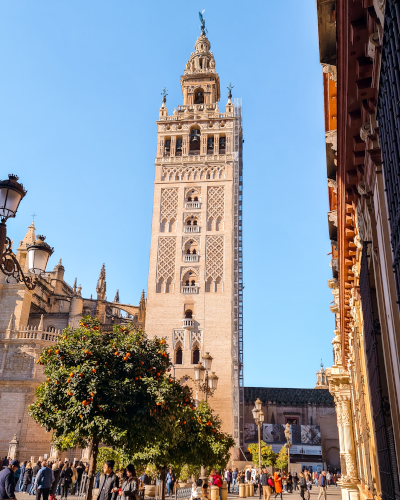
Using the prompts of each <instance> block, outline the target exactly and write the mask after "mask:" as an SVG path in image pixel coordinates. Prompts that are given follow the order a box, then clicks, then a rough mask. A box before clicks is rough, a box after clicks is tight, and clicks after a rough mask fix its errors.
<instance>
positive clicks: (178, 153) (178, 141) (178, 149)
mask: <svg viewBox="0 0 400 500" xmlns="http://www.w3.org/2000/svg"><path fill="white" fill-rule="evenodd" d="M175 156H182V137H177V138H176V150H175Z"/></svg>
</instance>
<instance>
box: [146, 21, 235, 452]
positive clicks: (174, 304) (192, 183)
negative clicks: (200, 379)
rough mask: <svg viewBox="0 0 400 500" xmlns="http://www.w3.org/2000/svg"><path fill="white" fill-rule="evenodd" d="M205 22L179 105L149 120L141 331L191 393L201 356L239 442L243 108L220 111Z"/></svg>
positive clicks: (218, 405)
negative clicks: (150, 187) (148, 226)
mask: <svg viewBox="0 0 400 500" xmlns="http://www.w3.org/2000/svg"><path fill="white" fill-rule="evenodd" d="M215 66H216V65H215V59H214V55H213V52H212V51H211V44H210V42H209V40H208V38H207V36H206V30H205V27H204V22H203V25H202V32H201V35H200V36H199V38H198V39H197V40H196V43H195V47H194V52H192V54H191V55H190V58H189V60H188V61H187V63H186V66H185V70H184V72H183V75H182V76H181V79H180V83H181V88H182V94H183V104H181V105H179V106H178V107H177V108H175V109H174V111H173V112H172V114H168V110H167V105H166V95H165V94H164V98H163V102H162V106H161V108H160V110H159V118H158V121H157V153H156V159H155V182H154V204H153V221H152V236H151V251H150V267H149V280H148V293H147V297H148V301H147V311H146V331H147V333H148V334H149V335H150V336H154V335H157V336H160V337H161V336H166V337H167V339H168V344H169V345H170V347H171V351H172V353H171V354H172V356H173V361H174V372H175V376H176V377H177V378H178V379H180V380H181V381H182V383H187V384H188V385H192V386H193V387H194V390H195V395H196V398H197V399H198V400H201V399H203V398H204V394H202V393H201V392H199V391H197V390H196V388H195V386H194V384H193V382H192V380H193V378H194V366H195V365H197V364H198V363H199V361H201V359H202V356H203V355H205V354H206V353H209V354H210V355H211V356H212V358H213V366H212V370H213V372H215V375H216V376H217V377H218V379H219V380H218V387H217V390H216V392H215V394H214V396H213V398H211V399H210V398H209V399H208V401H209V403H210V404H211V406H212V407H213V408H214V410H215V411H216V412H217V413H218V414H219V415H220V417H221V419H222V422H223V429H224V431H226V432H229V433H231V434H232V435H233V437H234V439H235V442H236V454H234V458H237V457H238V455H239V447H240V446H241V445H242V444H243V363H242V361H243V360H242V356H243V346H242V327H243V304H242V293H243V291H242V186H243V179H242V142H243V141H242V108H241V100H239V99H235V100H234V102H233V101H232V94H231V89H232V87H231V86H229V92H228V99H227V103H226V105H225V108H224V109H223V110H220V109H219V101H220V97H221V94H220V92H221V89H220V80H219V76H218V73H217V72H216V67H215Z"/></svg>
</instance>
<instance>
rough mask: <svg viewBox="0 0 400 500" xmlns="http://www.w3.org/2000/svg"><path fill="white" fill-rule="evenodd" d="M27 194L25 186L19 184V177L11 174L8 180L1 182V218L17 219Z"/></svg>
mask: <svg viewBox="0 0 400 500" xmlns="http://www.w3.org/2000/svg"><path fill="white" fill-rule="evenodd" d="M26 193H27V191H26V190H25V189H24V186H23V185H22V184H20V183H19V182H18V176H16V175H14V174H9V175H8V180H4V181H0V217H1V218H2V219H4V220H7V219H8V218H9V217H15V214H16V213H17V210H18V207H19V204H20V201H21V200H22V198H23V197H24V196H25V195H26Z"/></svg>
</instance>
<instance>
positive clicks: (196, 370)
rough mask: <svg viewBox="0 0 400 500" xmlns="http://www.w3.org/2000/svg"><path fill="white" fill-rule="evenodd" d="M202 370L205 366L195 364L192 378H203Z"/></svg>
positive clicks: (196, 379)
mask: <svg viewBox="0 0 400 500" xmlns="http://www.w3.org/2000/svg"><path fill="white" fill-rule="evenodd" d="M204 371H205V368H204V366H203V365H202V364H201V363H199V364H198V365H195V367H194V379H195V381H196V382H197V381H200V380H203V373H204Z"/></svg>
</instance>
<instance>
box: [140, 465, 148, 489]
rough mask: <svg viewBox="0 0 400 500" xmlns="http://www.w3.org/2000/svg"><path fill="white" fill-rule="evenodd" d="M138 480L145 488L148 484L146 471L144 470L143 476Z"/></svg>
mask: <svg viewBox="0 0 400 500" xmlns="http://www.w3.org/2000/svg"><path fill="white" fill-rule="evenodd" d="M140 480H141V481H142V484H143V486H146V484H149V476H148V475H147V472H146V469H145V470H144V472H143V474H142V475H141V476H140Z"/></svg>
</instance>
